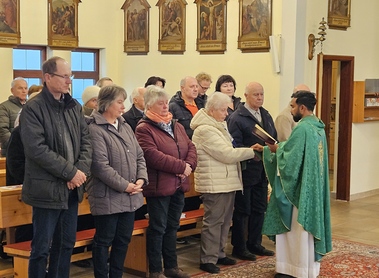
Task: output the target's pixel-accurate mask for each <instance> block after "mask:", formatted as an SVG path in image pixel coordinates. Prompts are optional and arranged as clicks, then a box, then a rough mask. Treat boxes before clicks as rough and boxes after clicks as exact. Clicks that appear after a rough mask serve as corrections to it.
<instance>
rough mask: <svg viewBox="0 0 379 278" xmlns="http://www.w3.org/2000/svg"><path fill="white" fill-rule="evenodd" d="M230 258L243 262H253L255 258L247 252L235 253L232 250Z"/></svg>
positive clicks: (235, 251)
mask: <svg viewBox="0 0 379 278" xmlns="http://www.w3.org/2000/svg"><path fill="white" fill-rule="evenodd" d="M232 256H233V257H236V258H237V259H240V260H244V261H255V260H256V259H257V257H255V255H254V254H251V253H250V252H249V251H247V250H243V251H237V250H235V249H234V248H233V252H232Z"/></svg>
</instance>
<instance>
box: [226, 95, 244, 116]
mask: <svg viewBox="0 0 379 278" xmlns="http://www.w3.org/2000/svg"><path fill="white" fill-rule="evenodd" d="M232 101H233V106H234V110H233V109H231V108H230V107H228V116H227V117H226V119H225V121H227V120H228V119H229V117H230V115H232V114H233V112H234V111H236V110H237V109H238V106H239V105H240V104H241V98H240V97H235V96H232Z"/></svg>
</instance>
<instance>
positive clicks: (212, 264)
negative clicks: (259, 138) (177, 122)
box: [191, 92, 262, 273]
mask: <svg viewBox="0 0 379 278" xmlns="http://www.w3.org/2000/svg"><path fill="white" fill-rule="evenodd" d="M230 102H231V100H230V98H229V97H228V96H227V95H225V94H222V93H220V92H215V93H214V94H212V95H211V96H210V97H209V98H208V100H207V103H206V105H205V108H203V109H201V110H199V112H198V113H196V115H195V116H194V117H193V119H192V121H191V128H192V129H193V130H194V134H193V137H192V141H193V143H194V144H195V146H196V150H197V156H198V164H197V168H196V170H195V189H196V191H198V192H200V193H201V194H202V195H201V199H202V201H203V205H204V219H203V228H202V230H201V247H200V248H201V250H200V269H202V270H204V271H207V272H209V273H218V272H219V271H220V268H219V267H218V266H216V264H221V265H233V264H235V263H236V261H235V260H234V259H231V258H228V257H226V254H225V251H224V249H225V244H226V241H227V238H228V232H229V228H230V224H231V221H232V215H233V207H234V196H235V192H236V191H237V190H242V180H241V169H240V161H242V160H246V159H251V158H253V157H254V150H257V151H261V149H262V147H261V146H259V145H254V146H251V147H250V148H234V147H233V138H232V137H231V135H230V134H229V132H228V129H227V125H226V123H225V121H224V120H225V118H226V116H227V115H228V111H227V109H228V105H229V104H230Z"/></svg>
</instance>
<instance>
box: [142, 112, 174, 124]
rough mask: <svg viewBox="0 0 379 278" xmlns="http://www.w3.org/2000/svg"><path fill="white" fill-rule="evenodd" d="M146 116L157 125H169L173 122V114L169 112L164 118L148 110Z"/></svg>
mask: <svg viewBox="0 0 379 278" xmlns="http://www.w3.org/2000/svg"><path fill="white" fill-rule="evenodd" d="M146 116H147V117H148V118H149V119H150V120H152V121H153V122H156V123H165V124H168V123H169V122H171V120H172V114H171V113H170V112H168V115H167V116H166V117H162V116H161V115H159V114H157V113H155V112H153V111H151V110H147V111H146Z"/></svg>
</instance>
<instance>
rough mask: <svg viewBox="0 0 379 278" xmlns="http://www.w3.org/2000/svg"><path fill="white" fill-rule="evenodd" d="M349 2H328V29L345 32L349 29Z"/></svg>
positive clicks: (339, 0) (337, 0) (343, 0)
mask: <svg viewBox="0 0 379 278" xmlns="http://www.w3.org/2000/svg"><path fill="white" fill-rule="evenodd" d="M350 6H351V0H329V2H328V26H329V28H330V29H339V30H347V28H348V27H350Z"/></svg>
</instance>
